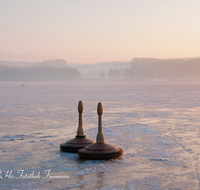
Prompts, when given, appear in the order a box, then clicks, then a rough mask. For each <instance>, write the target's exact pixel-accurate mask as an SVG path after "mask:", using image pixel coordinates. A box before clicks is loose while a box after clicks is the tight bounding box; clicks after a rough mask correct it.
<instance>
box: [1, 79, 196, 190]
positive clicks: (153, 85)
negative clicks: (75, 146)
mask: <svg viewBox="0 0 200 190" xmlns="http://www.w3.org/2000/svg"><path fill="white" fill-rule="evenodd" d="M22 84H24V85H25V87H22ZM80 100H82V101H83V106H84V111H83V127H84V130H85V134H86V137H87V138H89V139H92V140H95V139H96V134H97V121H98V117H97V111H96V110H97V103H98V102H102V104H103V108H104V113H103V115H102V121H103V133H104V137H105V142H106V143H109V144H112V145H115V146H117V147H120V148H123V150H124V154H123V156H122V157H119V158H116V159H111V160H101V161H98V160H96V161H91V160H82V159H80V158H79V157H78V155H77V154H76V153H65V152H61V151H60V143H63V142H65V141H67V140H69V139H72V138H74V137H75V135H76V130H77V127H78V111H77V106H78V102H79V101H80ZM199 128H200V83H197V82H133V81H126V82H125V81H123V82H122V81H121V82H120V81H106V82H100V81H97V82H94V81H93V82H87V81H85V82H0V130H1V132H0V144H1V146H0V158H1V159H0V172H1V174H0V189H24V190H26V189H55V190H56V189H101V190H114V189H118V190H120V189H128V190H131V189H142V190H149V189H157V190H158V189H190V190H192V189H200V184H199V182H200V162H199V158H200V148H199V147H200V130H199ZM31 175H32V177H30V179H29V178H28V176H31ZM48 175H49V176H48ZM33 176H35V178H33ZM53 176H54V177H56V176H58V177H60V178H52V177H53ZM61 176H63V178H61Z"/></svg>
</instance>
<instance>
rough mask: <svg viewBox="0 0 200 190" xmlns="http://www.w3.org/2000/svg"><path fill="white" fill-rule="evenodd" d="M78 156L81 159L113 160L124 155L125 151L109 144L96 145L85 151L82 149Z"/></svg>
mask: <svg viewBox="0 0 200 190" xmlns="http://www.w3.org/2000/svg"><path fill="white" fill-rule="evenodd" d="M78 155H79V157H80V158H84V159H91V160H103V159H111V158H116V157H119V156H121V155H123V149H121V148H117V147H115V146H113V145H110V144H107V143H103V144H97V143H94V144H91V145H89V146H87V147H85V148H83V149H80V150H79V151H78Z"/></svg>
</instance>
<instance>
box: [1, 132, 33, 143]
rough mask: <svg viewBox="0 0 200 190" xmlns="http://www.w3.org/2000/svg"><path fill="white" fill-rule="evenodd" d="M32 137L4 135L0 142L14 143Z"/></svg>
mask: <svg viewBox="0 0 200 190" xmlns="http://www.w3.org/2000/svg"><path fill="white" fill-rule="evenodd" d="M29 137H32V135H23V134H22V135H4V136H2V137H1V138H0V142H2V141H15V140H24V139H25V138H29Z"/></svg>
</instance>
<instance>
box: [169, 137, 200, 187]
mask: <svg viewBox="0 0 200 190" xmlns="http://www.w3.org/2000/svg"><path fill="white" fill-rule="evenodd" d="M165 136H166V137H167V138H168V139H169V140H170V141H171V142H173V143H174V144H175V145H176V146H178V147H179V148H181V149H182V150H183V151H184V152H185V153H187V154H189V156H190V160H191V163H192V169H193V172H194V176H195V179H196V187H195V190H197V188H198V184H199V180H198V178H197V174H196V170H195V166H194V162H193V159H192V157H191V154H190V153H189V152H188V150H186V149H184V148H183V147H182V146H180V145H179V144H178V143H177V142H175V141H173V140H172V139H171V138H170V137H169V136H168V135H165Z"/></svg>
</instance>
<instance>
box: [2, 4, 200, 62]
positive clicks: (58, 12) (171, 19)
mask: <svg viewBox="0 0 200 190" xmlns="http://www.w3.org/2000/svg"><path fill="white" fill-rule="evenodd" d="M199 7H200V1H198V0H191V1H187V0H183V1H174V0H168V1H160V0H152V1H147V0H141V1H136V0H127V1H122V0H102V1H94V0H84V1H82V0H74V1H70V0H51V1H50V0H43V1H40V0H34V1H25V0H18V1H15V0H8V1H1V6H0V23H1V25H0V51H4V52H9V53H13V54H18V55H24V54H34V55H40V56H41V55H42V56H43V57H45V58H46V57H47V58H48V57H49V58H52V57H55V58H61V59H65V60H66V61H67V62H68V63H96V62H102V61H130V60H131V59H132V58H133V57H154V58H163V59H166V58H182V57H199V56H200V53H199V49H200V35H199V34H200V21H199V19H198V18H200V11H199ZM0 59H1V57H0ZM41 59H43V58H41ZM32 60H33V61H34V58H33V59H32ZM29 61H30V60H29Z"/></svg>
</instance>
